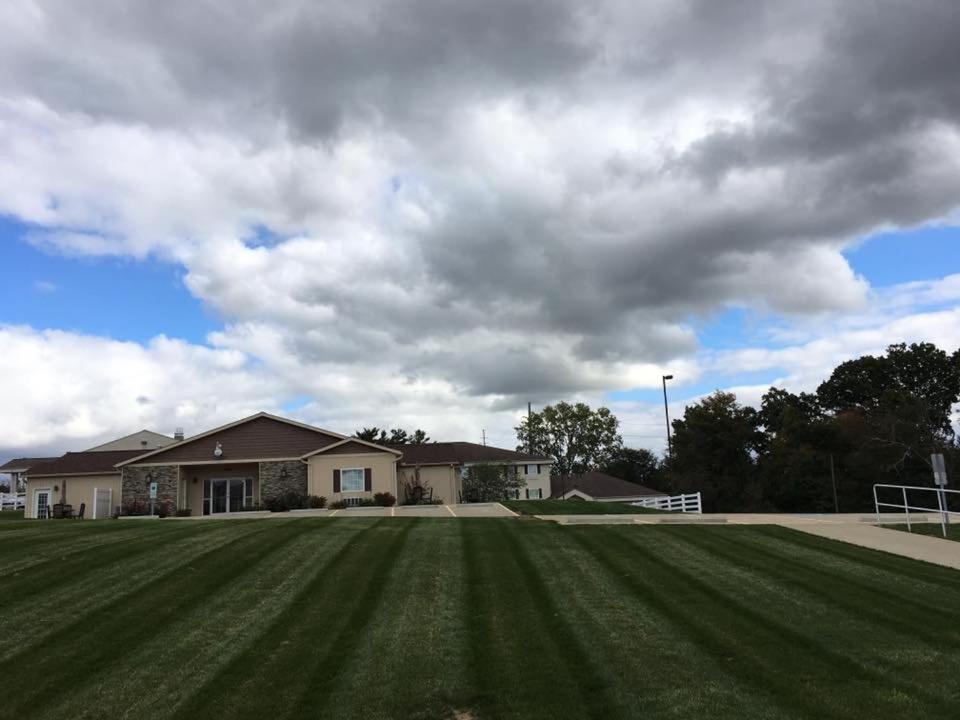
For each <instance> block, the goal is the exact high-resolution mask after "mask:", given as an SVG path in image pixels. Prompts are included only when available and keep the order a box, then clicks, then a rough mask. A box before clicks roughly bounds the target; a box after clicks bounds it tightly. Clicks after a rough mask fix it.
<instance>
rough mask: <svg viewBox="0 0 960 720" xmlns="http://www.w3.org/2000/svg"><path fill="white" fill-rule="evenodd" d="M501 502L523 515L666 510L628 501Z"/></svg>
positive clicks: (601, 513) (623, 513)
mask: <svg viewBox="0 0 960 720" xmlns="http://www.w3.org/2000/svg"><path fill="white" fill-rule="evenodd" d="M501 504H503V505H506V506H507V507H508V508H510V509H511V510H513V511H514V512H518V513H521V514H522V515H627V514H629V515H639V514H640V513H659V512H666V511H665V510H652V509H649V508H642V507H635V506H633V505H628V504H626V503H611V502H587V501H585V500H504V501H502V503H501Z"/></svg>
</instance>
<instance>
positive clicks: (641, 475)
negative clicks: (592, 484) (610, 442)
mask: <svg viewBox="0 0 960 720" xmlns="http://www.w3.org/2000/svg"><path fill="white" fill-rule="evenodd" d="M662 465H663V463H662V462H661V460H660V458H659V457H657V456H656V455H655V454H653V453H652V452H650V451H649V450H647V449H646V448H628V447H621V448H619V449H618V450H617V451H615V452H614V453H613V455H612V456H611V457H610V460H609V461H608V462H607V463H606V465H604V466H603V467H602V468H601V469H602V470H603V471H604V472H605V473H608V474H609V475H613V476H614V477H618V478H621V479H622V480H626V481H628V482H632V483H637V484H638V485H643V486H645V487H649V488H653V489H654V490H662V491H665V492H666V491H669V490H670V487H669V482H667V478H666V476H665V475H664V473H663V467H662Z"/></svg>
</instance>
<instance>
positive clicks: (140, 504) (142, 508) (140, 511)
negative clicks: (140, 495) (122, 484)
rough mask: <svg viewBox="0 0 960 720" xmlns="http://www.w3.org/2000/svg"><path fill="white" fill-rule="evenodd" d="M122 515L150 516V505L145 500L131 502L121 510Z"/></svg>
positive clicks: (125, 504) (126, 503)
mask: <svg viewBox="0 0 960 720" xmlns="http://www.w3.org/2000/svg"><path fill="white" fill-rule="evenodd" d="M120 514H121V515H149V514H150V505H148V504H147V503H146V502H144V501H143V500H130V501H129V502H125V503H124V504H123V505H122V506H121V508H120Z"/></svg>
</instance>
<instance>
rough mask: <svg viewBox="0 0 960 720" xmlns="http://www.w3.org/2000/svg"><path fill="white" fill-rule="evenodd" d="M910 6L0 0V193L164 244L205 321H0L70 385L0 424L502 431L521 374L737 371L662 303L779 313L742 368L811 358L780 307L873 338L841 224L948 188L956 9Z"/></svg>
mask: <svg viewBox="0 0 960 720" xmlns="http://www.w3.org/2000/svg"><path fill="white" fill-rule="evenodd" d="M922 4H923V5H924V11H923V12H920V11H918V10H916V7H915V5H916V4H915V3H913V4H909V5H908V4H905V3H897V2H885V3H881V4H880V7H879V9H878V10H877V11H876V12H874V11H870V12H867V11H865V10H862V9H858V8H852V7H851V8H841V7H839V6H837V5H836V4H834V3H821V2H814V3H804V4H803V7H802V8H801V7H798V6H797V5H798V4H797V3H792V2H778V3H768V4H766V5H765V9H764V11H763V12H757V11H756V8H754V7H752V6H749V5H744V4H741V3H731V4H718V3H714V2H707V1H706V0H689V1H688V2H681V3H675V2H670V3H667V2H660V1H659V0H651V1H650V2H645V3H633V2H619V0H608V1H607V2H601V3H594V4H592V5H591V6H590V7H589V8H587V7H586V6H584V5H583V4H582V3H576V2H572V1H570V2H565V1H564V2H556V3H548V4H544V3H541V2H537V1H535V0H521V1H520V2H516V1H514V2H489V3H482V4H479V5H478V4H464V3H448V2H438V1H436V0H403V1H402V2H383V1H381V0H364V1H362V2H356V1H355V0H352V1H351V2H342V3H341V2H333V3H323V4H322V5H317V4H316V3H312V2H300V1H298V0H287V1H286V2H278V3H273V4H271V6H270V8H265V7H264V6H263V5H262V3H254V2H223V3H217V2H210V3H202V4H197V3H191V2H170V3H164V4H163V6H162V7H159V6H157V5H156V4H155V3H149V2H146V1H144V2H132V3H128V5H127V6H126V10H125V12H124V13H116V12H112V11H111V10H110V9H109V8H108V7H106V6H104V7H101V8H90V7H84V8H80V7H79V6H77V5H76V4H75V3H71V2H67V1H66V0H37V1H28V0H15V1H14V2H10V3H6V4H5V5H4V6H3V7H2V8H0V66H2V67H3V68H4V69H5V71H4V73H2V74H0V213H3V214H7V215H10V216H13V217H15V218H17V219H19V220H21V221H24V222H27V223H30V224H31V227H32V229H31V231H30V233H29V234H28V236H27V237H25V241H28V242H31V243H33V244H34V245H35V246H37V247H38V248H41V249H43V250H45V251H47V252H56V253H62V254H65V255H68V256H81V257H83V256H93V257H96V256H105V255H118V256H125V257H131V258H134V259H136V260H138V261H143V262H164V263H173V264H176V265H178V266H180V267H182V269H183V271H184V282H185V283H186V287H187V288H188V289H189V291H190V292H191V293H193V294H194V295H195V296H197V297H198V298H200V299H201V300H202V301H203V302H204V303H205V305H207V306H208V307H209V308H210V309H211V310H213V311H215V312H216V313H217V315H218V316H219V317H222V318H223V320H224V325H223V328H222V329H221V330H219V331H218V332H216V333H214V334H213V335H212V336H211V337H210V338H209V344H208V345H206V346H203V347H196V346H191V345H189V344H186V343H182V342H179V341H177V340H168V339H158V340H155V341H154V342H153V343H151V344H149V345H147V346H135V345H130V344H124V343H116V342H114V341H112V340H110V339H109V338H92V337H83V336H77V335H75V334H67V333H59V334H58V333H56V332H45V333H41V332H38V331H36V330H32V329H29V328H13V329H11V328H7V329H6V330H4V332H5V333H8V334H10V335H9V337H6V339H7V340H8V341H9V342H10V343H11V344H12V346H13V347H16V348H17V352H16V353H13V354H11V356H10V358H5V360H6V361H8V362H10V363H12V362H14V360H15V361H16V363H17V364H16V365H8V366H7V367H6V369H7V371H8V372H7V373H6V374H5V375H3V376H2V377H4V378H14V377H29V378H31V384H32V381H36V382H39V383H46V384H47V386H49V385H50V384H51V383H52V384H54V385H56V384H57V383H65V382H66V383H68V384H69V385H70V387H71V388H72V393H73V394H72V395H70V398H71V402H69V403H68V404H57V403H54V402H53V400H52V398H51V397H49V396H47V395H45V393H44V392H43V391H40V392H37V393H35V394H33V395H31V394H30V393H26V395H28V396H30V397H33V398H34V399H33V400H29V399H28V398H27V397H23V398H21V396H20V395H16V397H17V398H18V402H21V403H23V404H22V407H21V408H20V411H19V412H18V419H17V421H16V423H15V424H16V425H17V428H19V429H18V430H17V432H9V433H7V434H6V437H5V438H4V440H2V441H0V442H2V445H0V447H10V448H16V447H23V448H27V447H34V446H37V445H38V444H44V443H47V442H55V440H54V439H53V438H59V439H62V440H63V441H64V442H67V441H70V442H72V439H73V438H77V439H78V441H79V438H83V437H87V436H90V437H93V436H94V435H97V436H102V435H105V434H109V433H111V432H114V431H117V432H122V431H125V430H128V429H129V427H130V425H131V424H148V425H156V426H158V427H160V428H161V429H167V430H169V428H170V426H171V425H172V424H176V423H180V424H185V425H191V424H192V420H193V419H198V420H197V421H198V422H202V424H203V425H209V424H210V423H211V422H215V421H219V420H221V419H228V418H229V417H233V416H236V414H238V413H239V412H242V411H244V410H246V409H259V408H266V409H274V410H281V409H283V408H284V407H285V406H286V407H289V405H288V403H290V402H292V401H294V400H298V399H303V398H307V399H308V400H307V401H305V404H301V406H300V409H299V410H298V411H297V412H299V413H300V414H301V416H303V417H305V419H311V420H313V421H316V422H321V423H322V424H328V425H331V426H332V427H334V429H340V430H350V429H352V428H353V427H354V426H356V425H358V424H362V423H378V424H384V423H390V424H407V425H420V426H423V427H426V428H427V429H428V430H432V431H433V433H434V435H437V436H439V435H441V433H442V434H443V435H444V436H447V437H449V436H455V435H459V436H462V437H471V438H475V437H477V436H478V435H479V431H480V429H481V428H483V427H485V426H491V425H492V426H495V427H496V428H498V429H497V430H496V433H498V434H499V435H500V436H501V437H502V439H501V440H499V441H500V442H502V443H504V444H509V437H507V436H508V435H509V429H510V427H511V426H512V424H513V420H514V418H515V416H516V413H517V412H519V411H521V410H522V409H523V408H524V407H525V404H526V401H527V400H533V401H535V402H546V401H552V400H556V399H559V398H584V399H589V400H594V401H596V400H598V399H600V398H602V397H603V395H604V393H605V392H608V391H614V390H629V389H632V388H644V387H646V388H649V387H655V386H656V385H657V383H658V382H659V378H660V375H661V374H662V372H663V368H664V367H669V368H670V369H671V370H675V371H676V372H677V374H678V377H679V376H681V375H682V376H683V377H684V378H686V379H691V380H692V379H695V378H698V377H700V376H701V375H702V374H703V373H716V372H718V368H719V367H721V366H723V367H730V364H731V363H740V362H743V363H745V364H747V365H749V364H750V363H751V362H753V358H754V355H752V354H750V353H749V352H746V353H745V354H743V355H730V356H721V357H720V358H719V359H718V357H717V356H715V355H713V354H711V353H710V352H709V351H708V350H704V349H702V348H700V347H699V346H698V340H697V337H696V333H695V331H694V329H693V326H692V324H691V320H690V318H692V317H705V316H709V315H711V314H712V313H714V312H717V311H719V310H722V309H724V308H729V307H741V308H748V309H751V310H752V311H756V312H761V313H776V314H778V315H782V316H784V317H786V318H787V320H784V321H783V322H784V324H783V326H782V328H781V329H782V331H783V332H784V333H787V331H789V333H790V334H792V337H795V338H797V339H796V340H795V341H793V343H794V344H793V345H791V346H790V347H794V348H796V352H797V354H798V355H799V356H802V357H798V359H796V360H795V361H794V360H789V358H788V356H789V354H790V352H791V351H790V350H789V349H785V350H783V351H782V352H780V353H779V354H776V353H775V352H774V353H767V354H766V355H764V353H765V352H767V351H757V352H758V353H759V355H758V357H762V358H763V359H760V360H757V361H756V363H757V364H758V365H762V364H763V363H767V366H768V367H781V366H780V365H777V363H781V362H782V363H786V365H785V366H784V367H786V366H789V367H792V368H794V369H793V370H785V371H784V377H785V378H788V379H790V380H791V381H796V382H801V383H802V382H807V381H808V380H807V378H808V377H812V376H813V374H815V372H817V371H815V370H814V369H812V368H813V366H814V365H816V364H817V362H819V363H820V366H821V369H820V372H822V371H824V370H826V369H828V368H829V363H828V362H827V361H828V358H829V359H830V362H833V358H834V357H835V354H836V353H834V352H833V351H832V350H828V349H825V350H824V351H823V352H819V350H818V348H819V346H816V345H810V343H817V342H824V343H827V342H828V341H827V339H825V338H820V339H817V338H811V337H810V336H809V330H808V329H807V323H808V322H809V318H812V317H816V318H819V319H820V320H819V322H823V320H822V319H823V318H824V317H827V318H829V319H830V320H829V321H830V322H835V323H838V324H841V325H844V324H845V327H844V330H843V332H850V333H852V332H861V333H866V335H863V336H862V337H863V338H864V339H863V342H862V343H860V344H857V342H854V339H855V338H853V336H851V337H850V338H848V340H849V344H847V346H846V347H847V348H848V350H849V351H850V352H851V353H852V352H855V348H858V347H860V346H861V345H862V346H864V347H866V346H870V347H871V348H873V349H874V350H878V349H881V348H878V347H874V345H873V343H874V342H875V340H877V339H878V337H879V334H882V332H890V333H897V332H899V333H902V334H904V335H910V334H911V332H912V328H913V326H909V325H902V324H901V325H896V324H888V325H884V323H885V322H887V321H888V320H889V318H882V317H878V312H877V310H876V308H877V307H878V303H879V302H880V300H881V299H880V298H878V297H877V295H876V294H875V292H874V291H873V290H872V289H871V288H870V287H869V286H868V284H867V283H866V281H865V280H864V279H863V278H860V277H858V276H856V274H855V273H854V272H853V271H852V270H851V268H850V267H849V265H848V264H847V262H846V260H845V259H844V257H843V255H842V254H841V252H842V250H843V249H844V248H845V247H846V246H848V245H849V244H851V243H852V242H854V241H855V240H856V239H857V238H859V237H861V236H863V235H864V234H865V233H869V232H870V231H871V230H873V229H876V228H881V227H883V228H890V227H898V226H908V225H914V224H919V223H924V222H930V221H935V220H937V219H939V218H943V217H945V216H947V215H948V214H949V213H951V212H953V211H955V209H956V207H957V205H958V198H960V163H958V161H957V158H958V157H960V125H958V123H957V120H956V118H957V117H960V112H958V110H960V107H958V105H960V103H957V101H956V93H955V91H954V90H955V88H954V77H955V71H958V70H960V68H958V67H957V59H956V54H955V52H954V50H953V48H954V47H955V39H954V38H953V34H952V32H949V31H948V29H949V28H952V27H955V26H956V22H957V20H958V19H960V18H958V11H957V8H956V7H955V6H954V4H952V3H947V2H936V1H935V0H924V2H923V3H922ZM918 46H922V47H924V48H925V49H926V51H925V55H924V60H923V62H918V61H917V60H916V58H915V57H914V55H915V53H914V51H913V50H914V48H915V47H918ZM893 70H896V72H893ZM930 292H936V293H943V292H944V289H943V287H941V288H939V289H930V288H921V287H914V288H912V289H906V288H905V289H902V291H900V292H899V295H898V300H897V302H900V303H901V307H900V310H898V311H897V312H898V313H899V315H898V317H899V316H903V315H904V314H909V313H910V312H911V308H914V309H915V308H917V307H918V306H920V305H922V304H923V303H924V302H926V299H925V298H926V297H927V296H926V295H924V293H930ZM908 296H909V297H908ZM885 307H887V306H885ZM891 307H892V306H891ZM917 312H919V311H917ZM918 317H920V316H919V315H918ZM924 317H926V316H924ZM2 321H3V317H2V314H0V322H2ZM898 322H899V321H898ZM917 322H919V320H918V321H917ZM930 322H932V323H934V324H936V323H940V324H939V325H938V326H937V327H938V328H940V330H943V328H945V327H946V328H949V327H951V324H952V323H954V322H955V317H953V316H950V315H949V314H947V315H940V316H937V317H936V319H934V320H931V321H930ZM852 323H860V328H859V329H856V328H853V326H852ZM881 327H885V328H886V330H885V331H882V332H881V331H879V330H878V328H881ZM866 328H872V329H873V330H872V332H874V335H876V337H874V336H870V338H869V339H866V338H867V335H869V333H870V332H871V331H870V330H868V329H866ZM928 329H929V330H930V331H931V332H933V328H932V327H929V326H928ZM169 334H170V335H171V336H175V335H176V327H175V325H172V326H171V328H170V332H169ZM820 334H821V335H822V333H820ZM933 334H934V335H936V333H933ZM943 334H944V337H947V338H950V337H952V335H951V333H950V332H949V331H947V332H944V333H943ZM840 336H841V335H838V337H840ZM857 337H858V338H859V337H861V336H857ZM888 339H889V340H891V341H893V340H899V339H909V338H908V337H895V336H891V337H889V338H888ZM781 340H783V341H784V342H787V343H789V342H790V341H789V338H788V336H787V335H786V334H785V335H784V336H783V337H782V338H781ZM64 345H67V346H69V348H70V352H71V353H72V355H73V362H72V363H71V362H65V361H63V360H62V356H63V355H62V348H63V346H64ZM842 346H843V343H838V344H837V345H836V347H838V348H839V347H842ZM800 348H802V349H800ZM81 349H83V350H86V351H89V353H90V355H91V357H92V358H95V359H84V358H81V357H80V355H81ZM814 357H817V358H820V359H819V360H818V361H816V362H814V361H813V360H810V363H811V369H810V370H809V372H808V374H807V375H803V374H802V371H801V369H799V368H801V366H802V361H803V358H807V359H810V358H814ZM101 358H102V360H103V364H102V365H101V364H100V359H101ZM224 363H227V364H226V365H224ZM230 363H233V364H230ZM791 363H793V364H791ZM173 368H175V369H176V372H177V373H178V374H179V376H180V377H181V378H183V379H184V381H183V382H177V381H175V380H169V381H167V380H165V378H164V373H165V372H169V371H171V369H173ZM107 373H109V374H111V375H112V376H113V378H114V382H113V383H112V384H109V383H106V384H105V375H106V374H107ZM796 373H801V374H799V375H798V374H796ZM214 381H215V382H214ZM0 382H3V381H0ZM13 382H15V383H18V384H19V381H13ZM164 382H167V384H164ZM141 385H144V386H145V387H143V388H142V389H135V388H137V387H140V386H141ZM217 386H220V387H217ZM104 387H110V388H112V389H111V394H109V395H107V396H105V395H104V394H103V392H102V390H103V388H104ZM191 394H192V395H191ZM191 397H195V398H196V399H195V400H191V399H190V398H191ZM137 398H147V399H149V402H137ZM191 403H193V404H191ZM626 411H627V410H626V409H625V412H626ZM643 412H646V410H643ZM651 412H652V411H651ZM199 418H203V420H200V419H199ZM3 422H4V423H7V422H13V421H10V420H8V419H7V418H6V417H5V418H4V420H3ZM638 422H641V421H638ZM642 422H643V423H647V424H649V423H650V422H652V420H650V419H644V420H643V421H642ZM57 427H62V430H61V431H59V434H57V431H55V428H57ZM195 429H200V428H195ZM441 429H442V431H441ZM18 433H19V434H18ZM14 437H16V441H13V440H12V438H14Z"/></svg>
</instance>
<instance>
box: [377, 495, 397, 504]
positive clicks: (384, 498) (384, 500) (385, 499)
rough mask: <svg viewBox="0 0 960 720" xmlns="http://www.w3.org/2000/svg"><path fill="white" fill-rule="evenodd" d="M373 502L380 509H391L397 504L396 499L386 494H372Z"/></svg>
mask: <svg viewBox="0 0 960 720" xmlns="http://www.w3.org/2000/svg"><path fill="white" fill-rule="evenodd" d="M373 501H374V502H375V503H376V504H377V505H379V506H380V507H393V506H394V505H396V504H397V499H396V498H395V497H394V496H393V495H392V494H391V493H388V492H379V493H374V494H373Z"/></svg>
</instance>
